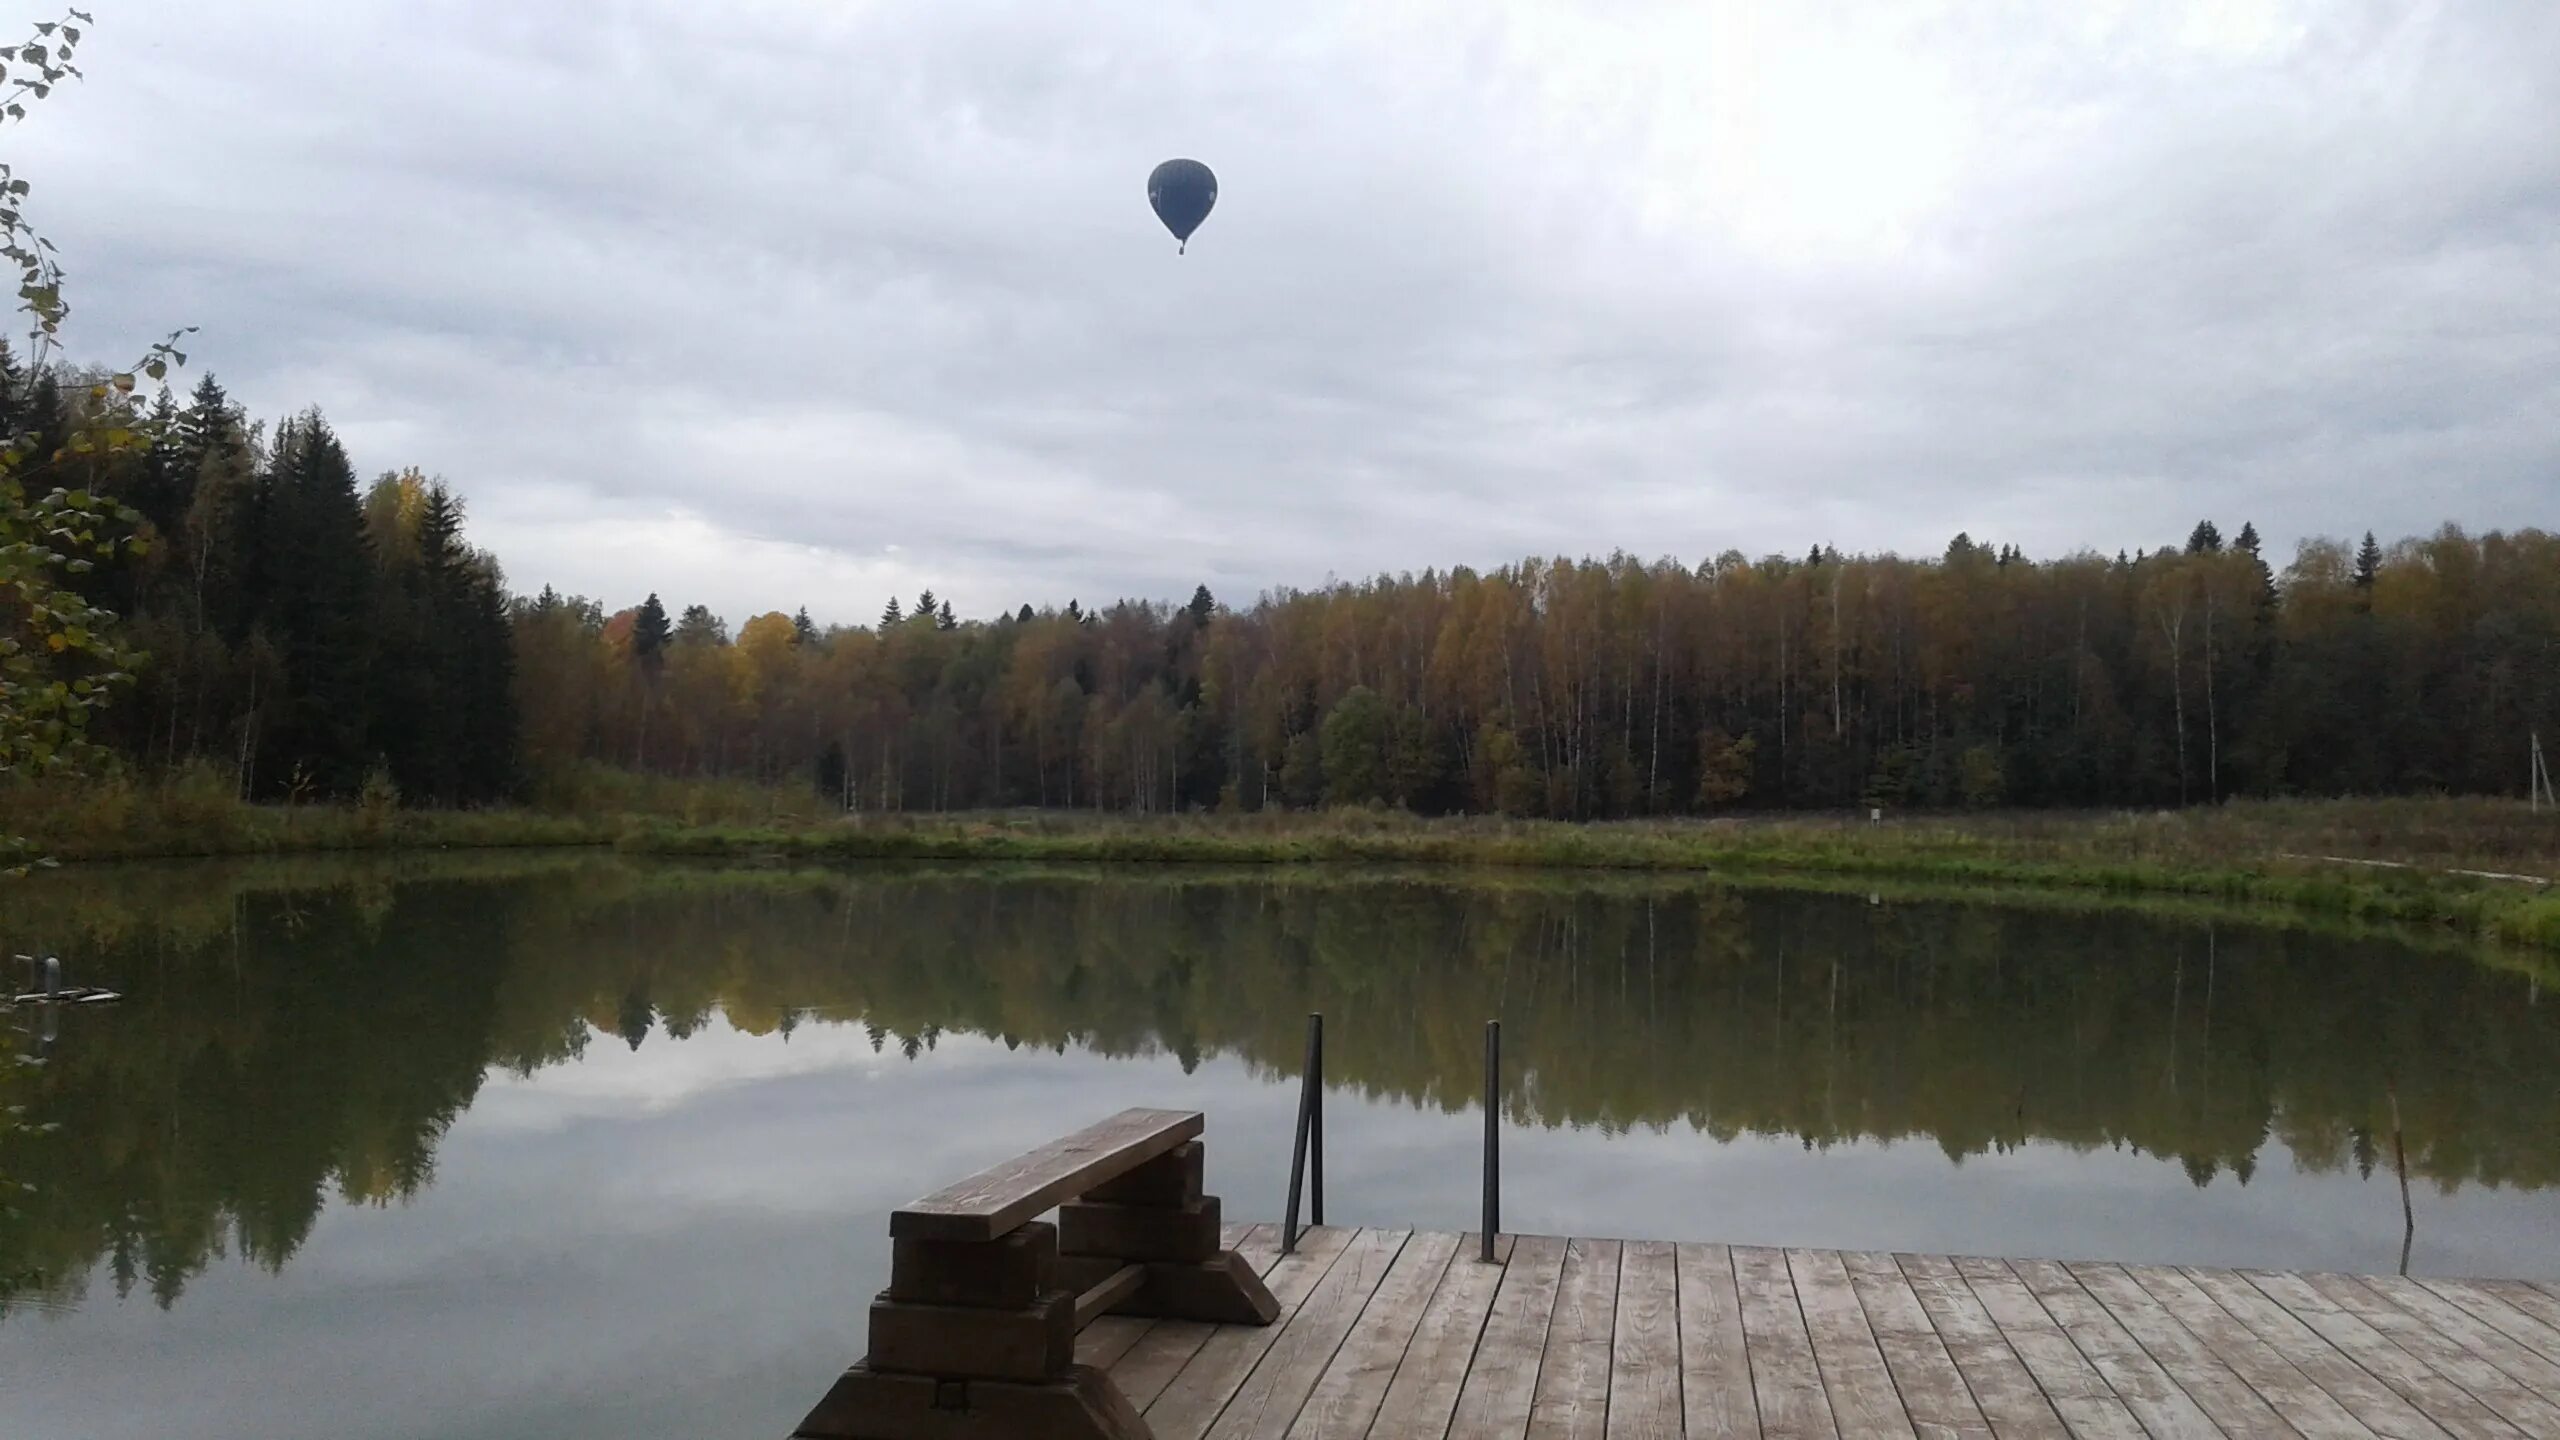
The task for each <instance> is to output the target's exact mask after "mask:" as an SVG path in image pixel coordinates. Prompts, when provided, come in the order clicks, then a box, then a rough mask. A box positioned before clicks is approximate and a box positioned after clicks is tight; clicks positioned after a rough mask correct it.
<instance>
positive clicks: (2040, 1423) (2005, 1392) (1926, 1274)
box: [1851, 1255, 2133, 1440]
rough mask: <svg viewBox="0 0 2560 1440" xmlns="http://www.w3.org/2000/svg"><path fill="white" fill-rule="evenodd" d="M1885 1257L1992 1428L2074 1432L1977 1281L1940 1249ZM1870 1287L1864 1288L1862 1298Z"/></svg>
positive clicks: (2027, 1433)
mask: <svg viewBox="0 0 2560 1440" xmlns="http://www.w3.org/2000/svg"><path fill="white" fill-rule="evenodd" d="M1884 1258H1887V1259H1890V1260H1891V1261H1892V1263H1893V1268H1894V1273H1895V1274H1896V1275H1898V1276H1900V1277H1901V1281H1902V1283H1903V1285H1904V1286H1905V1287H1907V1288H1908V1289H1909V1290H1910V1292H1911V1295H1912V1299H1913V1300H1914V1301H1916V1302H1917V1303H1918V1304H1919V1306H1920V1309H1921V1312H1922V1314H1924V1315H1925V1316H1926V1317H1927V1318H1928V1321H1929V1325H1930V1328H1931V1329H1932V1330H1933V1331H1934V1332H1935V1333H1936V1335H1937V1337H1938V1341H1939V1343H1940V1344H1942V1345H1944V1346H1945V1347H1946V1352H1947V1358H1948V1359H1949V1360H1951V1361H1953V1362H1954V1363H1955V1367H1956V1370H1957V1372H1958V1373H1959V1374H1961V1375H1963V1376H1964V1380H1965V1388H1967V1389H1968V1390H1970V1391H1972V1392H1973V1398H1974V1401H1975V1403H1977V1404H1979V1405H1980V1406H1981V1407H1982V1414H1983V1418H1984V1419H1986V1420H1988V1421H1990V1422H1991V1429H1992V1433H1993V1434H1995V1435H1998V1436H1999V1437H2000V1440H2016V1437H2034V1440H2050V1437H2055V1436H2061V1435H2066V1434H2068V1433H2070V1432H2069V1431H2068V1430H2067V1429H2066V1428H2065V1427H2064V1425H2063V1423H2062V1417H2061V1416H2060V1415H2059V1414H2057V1413H2056V1412H2055V1411H2054V1408H2053V1402H2051V1401H2050V1400H2047V1399H2046V1398H2045V1394H2044V1391H2043V1390H2042V1389H2040V1388H2038V1387H2037V1385H2036V1382H2035V1377H2034V1376H2033V1375H2031V1374H2029V1373H2028V1372H2027V1367H2026V1365H2025V1363H2024V1362H2023V1361H2021V1360H2019V1359H2018V1354H2017V1352H2016V1351H2015V1350H2013V1349H2011V1348H2010V1345H2009V1341H2008V1339H2007V1337H2005V1336H2003V1335H2002V1334H2001V1333H2000V1327H1999V1325H1998V1324H1997V1323H1995V1322H1994V1321H1993V1320H1992V1318H1991V1312H1989V1311H1987V1310H1985V1309H1983V1308H1982V1301H1981V1299H1980V1298H1979V1297H1977V1296H1976V1295H1975V1294H1974V1293H1973V1287H1972V1286H1970V1285H1967V1284H1965V1283H1964V1277H1963V1276H1961V1275H1958V1274H1957V1273H1956V1267H1955V1262H1954V1261H1952V1260H1948V1259H1946V1258H1944V1257H1942V1256H1936V1255H1902V1256H1892V1257H1884ZM1851 1273H1852V1274H1853V1275H1855V1274H1856V1273H1857V1268H1856V1266H1854V1265H1853V1266H1852V1270H1851ZM1885 1283H1886V1282H1885V1281H1884V1280H1883V1279H1882V1278H1881V1277H1879V1278H1878V1280H1877V1281H1876V1282H1875V1283H1874V1284H1873V1285H1871V1286H1870V1287H1869V1290H1870V1291H1876V1290H1880V1289H1881V1288H1882V1287H1883V1286H1884V1285H1885ZM1866 1293H1867V1292H1861V1298H1864V1295H1865V1294H1866ZM1888 1363H1890V1357H1888ZM1915 1418H1916V1417H1915ZM2124 1418H2125V1422H2126V1423H2127V1424H2131V1423H2132V1421H2133V1412H2131V1411H2126V1412H2125V1416H2124Z"/></svg>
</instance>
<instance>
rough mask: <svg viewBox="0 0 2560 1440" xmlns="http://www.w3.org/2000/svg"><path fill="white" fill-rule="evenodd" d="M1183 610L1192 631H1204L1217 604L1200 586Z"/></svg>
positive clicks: (1215, 612)
mask: <svg viewBox="0 0 2560 1440" xmlns="http://www.w3.org/2000/svg"><path fill="white" fill-rule="evenodd" d="M1023 608H1024V609H1026V610H1027V609H1029V608H1030V607H1029V606H1027V605H1026V606H1024V607H1023ZM1183 609H1184V610H1186V611H1188V612H1189V613H1190V616H1191V628H1192V629H1194V630H1205V629H1207V628H1208V627H1209V617H1210V616H1212V615H1215V614H1217V613H1218V602H1217V601H1216V600H1215V599H1214V598H1212V597H1211V596H1210V594H1209V587H1208V586H1206V585H1202V586H1199V587H1197V588H1195V589H1194V590H1192V592H1191V603H1190V604H1188V605H1186V606H1184V607H1183Z"/></svg>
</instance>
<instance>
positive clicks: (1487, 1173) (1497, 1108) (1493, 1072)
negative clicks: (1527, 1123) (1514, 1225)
mask: <svg viewBox="0 0 2560 1440" xmlns="http://www.w3.org/2000/svg"><path fill="white" fill-rule="evenodd" d="M1501 1229H1502V1022H1501V1021H1499V1020H1487V1021H1486V1022H1484V1253H1483V1255H1482V1256H1481V1257H1480V1258H1481V1259H1482V1260H1483V1261H1484V1263H1485V1264H1487V1265H1490V1264H1492V1263H1493V1237H1494V1235H1495V1233H1496V1232H1498V1231H1500V1230H1501Z"/></svg>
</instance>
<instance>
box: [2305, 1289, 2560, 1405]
mask: <svg viewBox="0 0 2560 1440" xmlns="http://www.w3.org/2000/svg"><path fill="white" fill-rule="evenodd" d="M2356 1278H2357V1279H2359V1280H2362V1281H2363V1282H2364V1283H2365V1284H2366V1285H2367V1286H2369V1287H2371V1288H2372V1290H2373V1292H2374V1293H2375V1294H2377V1295H2380V1296H2381V1297H2382V1298H2383V1299H2385V1300H2388V1301H2390V1302H2391V1303H2392V1304H2394V1305H2397V1306H2399V1307H2400V1308H2401V1309H2403V1310H2406V1311H2408V1312H2409V1313H2410V1314H2412V1315H2415V1316H2417V1317H2418V1318H2419V1319H2421V1320H2423V1321H2425V1322H2427V1323H2428V1324H2429V1325H2432V1326H2434V1327H2435V1328H2436V1329H2438V1330H2441V1331H2443V1332H2444V1333H2445V1335H2446V1336H2447V1337H2448V1338H2450V1339H2452V1340H2453V1341H2454V1343H2456V1344H2458V1345H2460V1346H2462V1347H2463V1348H2464V1349H2466V1350H2468V1351H2470V1352H2471V1353H2472V1354H2474V1355H2477V1356H2479V1357H2480V1358H2481V1359H2483V1360H2486V1361H2488V1362H2489V1363H2490V1364H2492V1365H2495V1366H2497V1367H2498V1369H2499V1370H2501V1371H2503V1372H2504V1373H2506V1374H2507V1375H2510V1376H2512V1377H2514V1378H2515V1379H2517V1380H2520V1381H2523V1382H2524V1384H2525V1387H2526V1388H2527V1389H2529V1390H2532V1391H2533V1392H2534V1393H2536V1394H2540V1395H2560V1366H2555V1365H2553V1364H2552V1363H2551V1362H2550V1361H2548V1360H2545V1359H2543V1358H2542V1357H2541V1356H2540V1355H2538V1354H2535V1353H2534V1352H2533V1351H2532V1350H2531V1349H2528V1348H2527V1347H2525V1346H2523V1345H2519V1344H2517V1343H2516V1342H2515V1340H2514V1338H2513V1337H2511V1336H2509V1335H2508V1334H2507V1333H2506V1332H2505V1331H2503V1330H2500V1329H2499V1328H2498V1327H2496V1326H2495V1325H2492V1324H2490V1323H2488V1322H2487V1321H2485V1320H2483V1319H2481V1318H2480V1317H2479V1316H2477V1315H2474V1314H2472V1313H2471V1312H2470V1311H2469V1310H2467V1309H2465V1308H2463V1307H2462V1306H2460V1305H2456V1304H2454V1303H2453V1302H2452V1301H2450V1300H2447V1299H2446V1298H2444V1297H2443V1296H2441V1295H2439V1294H2437V1293H2436V1292H2434V1291H2433V1290H2430V1289H2428V1288H2427V1287H2426V1286H2424V1285H2421V1284H2419V1283H2418V1282H2417V1281H2415V1280H2404V1279H2401V1278H2399V1277H2398V1276H2394V1275H2360V1276H2358V1277H2356Z"/></svg>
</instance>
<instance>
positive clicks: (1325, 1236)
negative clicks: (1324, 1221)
mask: <svg viewBox="0 0 2560 1440" xmlns="http://www.w3.org/2000/svg"><path fill="white" fill-rule="evenodd" d="M1352 1234H1353V1232H1352V1231H1350V1230H1346V1229H1340V1228H1337V1227H1332V1226H1327V1227H1323V1228H1320V1229H1315V1230H1309V1231H1307V1232H1306V1233H1305V1234H1303V1235H1300V1236H1299V1237H1298V1248H1297V1251H1296V1253H1294V1254H1290V1255H1283V1256H1280V1257H1278V1258H1277V1259H1274V1260H1273V1261H1272V1262H1271V1268H1270V1269H1268V1270H1266V1271H1264V1272H1263V1280H1264V1281H1265V1282H1266V1283H1267V1284H1269V1285H1270V1287H1271V1293H1272V1295H1273V1297H1274V1298H1276V1299H1278V1300H1279V1301H1280V1303H1281V1305H1282V1307H1283V1308H1284V1310H1285V1309H1294V1308H1295V1307H1296V1306H1297V1304H1298V1302H1299V1301H1301V1300H1304V1299H1305V1298H1307V1294H1308V1292H1309V1291H1312V1290H1314V1289H1315V1288H1316V1282H1318V1281H1320V1280H1322V1279H1323V1278H1324V1273H1325V1271H1326V1270H1328V1269H1330V1268H1332V1266H1333V1264H1334V1262H1335V1261H1336V1260H1338V1259H1340V1258H1341V1255H1342V1252H1343V1250H1344V1249H1345V1248H1346V1247H1348V1246H1349V1245H1350V1243H1351V1237H1352ZM1273 1243H1274V1244H1277V1243H1278V1242H1277V1238H1276V1236H1275V1238H1274V1242H1273ZM1220 1328H1221V1327H1219V1326H1216V1325H1206V1324H1202V1323H1200V1322H1199V1321H1196V1320H1160V1321H1158V1322H1156V1324H1155V1326H1154V1328H1152V1329H1150V1330H1149V1331H1147V1333H1146V1335H1145V1336H1144V1337H1143V1338H1141V1339H1140V1340H1139V1341H1138V1343H1137V1344H1136V1345H1134V1346H1131V1347H1130V1349H1129V1353H1127V1354H1126V1355H1123V1356H1121V1357H1120V1359H1119V1361H1118V1363H1116V1364H1114V1365H1113V1366H1112V1367H1111V1378H1112V1380H1113V1381H1114V1382H1116V1383H1117V1384H1118V1385H1119V1386H1120V1391H1121V1393H1122V1394H1124V1395H1126V1396H1128V1397H1129V1403H1130V1404H1131V1405H1133V1406H1135V1407H1137V1408H1138V1409H1139V1410H1141V1411H1143V1410H1145V1409H1146V1408H1147V1407H1148V1406H1149V1405H1152V1404H1154V1403H1155V1401H1156V1399H1157V1398H1158V1397H1159V1396H1161V1395H1163V1394H1164V1392H1165V1390H1166V1389H1167V1388H1168V1387H1170V1386H1171V1385H1172V1384H1173V1381H1174V1379H1175V1377H1176V1376H1178V1375H1180V1374H1181V1373H1182V1372H1183V1371H1184V1370H1185V1369H1187V1368H1188V1367H1189V1366H1190V1364H1191V1362H1192V1361H1193V1360H1195V1359H1198V1358H1199V1356H1200V1351H1201V1350H1202V1349H1203V1348H1205V1347H1206V1346H1207V1345H1208V1343H1209V1337H1211V1336H1213V1335H1216V1334H1218V1333H1219V1332H1220ZM1279 1328H1280V1327H1279V1326H1278V1325H1268V1326H1263V1327H1260V1328H1258V1329H1254V1330H1252V1331H1250V1332H1249V1333H1251V1334H1255V1335H1262V1336H1274V1337H1275V1338H1276V1336H1275V1332H1277V1331H1278V1330H1279ZM1229 1333H1235V1332H1229ZM1265 1343H1266V1344H1267V1343H1268V1342H1267V1341H1266V1342H1265ZM1257 1356H1258V1352H1257Z"/></svg>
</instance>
